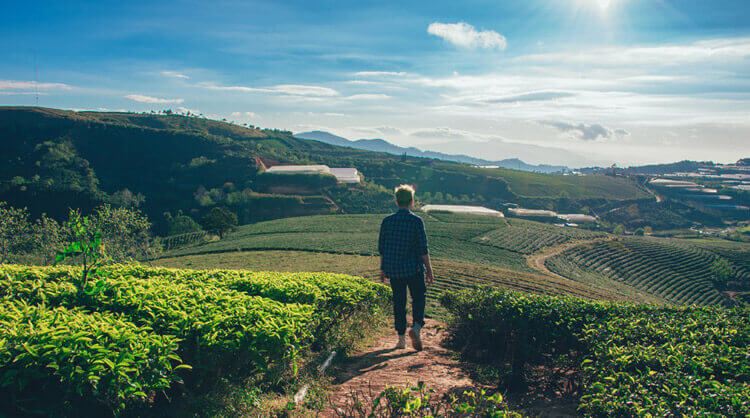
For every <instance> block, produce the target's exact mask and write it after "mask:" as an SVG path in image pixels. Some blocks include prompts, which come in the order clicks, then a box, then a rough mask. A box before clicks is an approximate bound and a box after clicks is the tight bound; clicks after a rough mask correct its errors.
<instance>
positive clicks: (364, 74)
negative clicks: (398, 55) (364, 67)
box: [353, 71, 406, 77]
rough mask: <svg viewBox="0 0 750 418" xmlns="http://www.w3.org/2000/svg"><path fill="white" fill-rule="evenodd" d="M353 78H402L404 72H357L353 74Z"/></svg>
mask: <svg viewBox="0 0 750 418" xmlns="http://www.w3.org/2000/svg"><path fill="white" fill-rule="evenodd" d="M353 75H354V76H355V77H383V76H390V77H403V76H405V75H406V72H404V71H358V72H356V73H354V74H353Z"/></svg>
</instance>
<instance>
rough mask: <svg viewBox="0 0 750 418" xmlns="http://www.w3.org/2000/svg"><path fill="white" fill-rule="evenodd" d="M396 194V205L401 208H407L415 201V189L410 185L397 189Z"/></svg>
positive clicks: (403, 185)
mask: <svg viewBox="0 0 750 418" xmlns="http://www.w3.org/2000/svg"><path fill="white" fill-rule="evenodd" d="M394 194H395V195H396V203H397V204H398V206H399V207H407V206H409V204H411V202H413V201H414V188H413V187H411V186H409V185H408V184H402V185H400V186H398V187H396V190H395V191H394Z"/></svg>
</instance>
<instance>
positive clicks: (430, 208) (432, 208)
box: [422, 205, 505, 218]
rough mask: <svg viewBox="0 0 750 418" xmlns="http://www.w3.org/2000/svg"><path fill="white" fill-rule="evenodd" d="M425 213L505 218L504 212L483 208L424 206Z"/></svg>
mask: <svg viewBox="0 0 750 418" xmlns="http://www.w3.org/2000/svg"><path fill="white" fill-rule="evenodd" d="M422 211H423V212H432V211H439V212H451V213H461V214H468V215H488V216H498V217H501V218H502V217H504V216H505V215H503V213H502V212H499V211H496V210H492V209H488V208H485V207H483V206H462V205H424V206H422Z"/></svg>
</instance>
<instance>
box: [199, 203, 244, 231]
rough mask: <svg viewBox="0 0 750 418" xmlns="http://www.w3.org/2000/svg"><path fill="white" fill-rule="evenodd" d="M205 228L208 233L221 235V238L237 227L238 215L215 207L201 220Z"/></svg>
mask: <svg viewBox="0 0 750 418" xmlns="http://www.w3.org/2000/svg"><path fill="white" fill-rule="evenodd" d="M201 223H202V224H203V228H205V229H206V230H207V231H210V232H214V233H217V234H219V238H224V235H225V234H226V233H227V232H229V231H231V230H232V229H233V228H234V227H235V226H237V215H235V214H234V213H233V212H231V211H230V210H229V209H226V208H221V207H215V208H213V209H211V210H210V211H209V212H208V213H207V214H206V215H205V216H203V218H202V219H201Z"/></svg>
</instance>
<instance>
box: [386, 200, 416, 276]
mask: <svg viewBox="0 0 750 418" xmlns="http://www.w3.org/2000/svg"><path fill="white" fill-rule="evenodd" d="M378 252H379V253H380V255H381V256H382V257H381V259H382V261H381V263H380V269H381V270H383V272H384V273H385V276H386V277H388V278H389V279H403V278H406V277H411V276H414V275H416V274H419V273H423V272H424V265H423V263H422V256H423V255H425V254H427V253H428V251H427V233H426V232H425V229H424V222H423V221H422V218H420V217H419V216H417V215H415V214H413V213H411V212H410V211H409V210H408V209H399V210H398V211H397V212H396V213H394V214H392V215H389V216H387V217H386V218H385V219H383V222H382V223H381V224H380V238H379V239H378Z"/></svg>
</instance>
